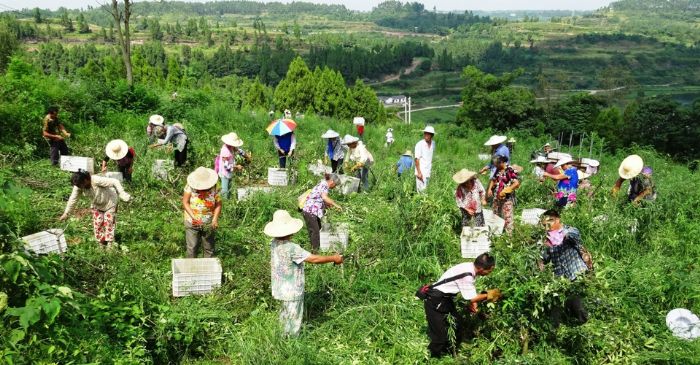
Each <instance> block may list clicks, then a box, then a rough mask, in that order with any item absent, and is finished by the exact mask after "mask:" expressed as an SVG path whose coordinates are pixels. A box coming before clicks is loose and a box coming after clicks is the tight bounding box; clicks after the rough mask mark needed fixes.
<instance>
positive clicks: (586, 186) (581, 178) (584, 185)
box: [576, 168, 593, 198]
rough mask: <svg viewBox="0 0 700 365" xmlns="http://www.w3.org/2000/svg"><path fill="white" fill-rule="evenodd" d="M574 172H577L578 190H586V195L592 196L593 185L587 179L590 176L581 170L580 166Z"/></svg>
mask: <svg viewBox="0 0 700 365" xmlns="http://www.w3.org/2000/svg"><path fill="white" fill-rule="evenodd" d="M576 173H577V174H578V192H580V193H583V192H588V194H587V195H588V197H589V198H591V197H593V190H592V188H593V186H592V185H591V181H590V180H589V179H588V178H590V177H591V175H589V174H587V173H585V172H583V171H581V168H579V169H578V170H577V171H576Z"/></svg>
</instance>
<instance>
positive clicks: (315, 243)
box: [301, 174, 342, 253]
mask: <svg viewBox="0 0 700 365" xmlns="http://www.w3.org/2000/svg"><path fill="white" fill-rule="evenodd" d="M338 185H340V177H339V176H338V175H336V174H326V175H325V178H324V179H323V181H321V182H320V183H318V184H317V185H316V186H315V187H314V188H313V189H311V192H310V193H309V195H308V196H307V198H306V203H304V207H303V208H302V209H301V215H302V216H303V217H304V221H305V222H306V229H307V230H308V231H309V240H310V241H311V252H314V253H316V252H318V250H319V248H320V247H321V219H322V218H323V216H324V215H325V213H326V207H328V206H331V207H334V208H336V209H338V210H342V208H341V207H340V205H338V203H336V202H335V201H333V199H331V197H330V196H329V195H328V194H329V193H330V190H333V189H335V187H336V186H338Z"/></svg>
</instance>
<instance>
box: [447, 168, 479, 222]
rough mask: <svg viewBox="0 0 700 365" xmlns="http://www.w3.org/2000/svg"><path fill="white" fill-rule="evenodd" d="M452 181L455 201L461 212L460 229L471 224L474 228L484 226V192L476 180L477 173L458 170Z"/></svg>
mask: <svg viewBox="0 0 700 365" xmlns="http://www.w3.org/2000/svg"><path fill="white" fill-rule="evenodd" d="M452 180H454V182H456V183H457V191H456V192H455V200H456V201H457V207H458V208H459V210H460V211H461V212H462V227H468V226H471V225H472V224H473V225H474V227H483V226H485V225H486V221H485V220H484V212H483V211H482V206H483V205H486V190H485V189H484V186H483V185H482V184H481V181H479V179H477V173H476V172H474V171H469V170H467V169H461V170H459V171H458V172H457V173H456V174H454V176H452Z"/></svg>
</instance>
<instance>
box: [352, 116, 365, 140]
mask: <svg viewBox="0 0 700 365" xmlns="http://www.w3.org/2000/svg"><path fill="white" fill-rule="evenodd" d="M352 124H354V125H355V127H357V135H358V136H360V140H362V137H364V135H365V118H363V117H355V118H353V120H352Z"/></svg>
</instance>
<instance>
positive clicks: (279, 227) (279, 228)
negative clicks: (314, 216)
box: [263, 210, 304, 238]
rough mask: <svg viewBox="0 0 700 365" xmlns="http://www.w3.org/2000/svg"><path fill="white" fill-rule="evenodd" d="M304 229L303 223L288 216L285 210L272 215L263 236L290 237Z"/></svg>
mask: <svg viewBox="0 0 700 365" xmlns="http://www.w3.org/2000/svg"><path fill="white" fill-rule="evenodd" d="M302 228H304V221H302V220H301V219H298V218H294V217H292V216H291V215H289V212H287V211H286V210H278V211H276V212H275V214H273V215H272V222H270V223H268V224H266V225H265V229H264V230H263V232H264V233H265V235H267V236H270V237H273V238H278V237H287V236H291V235H293V234H295V233H297V232H299V231H301V229H302Z"/></svg>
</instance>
